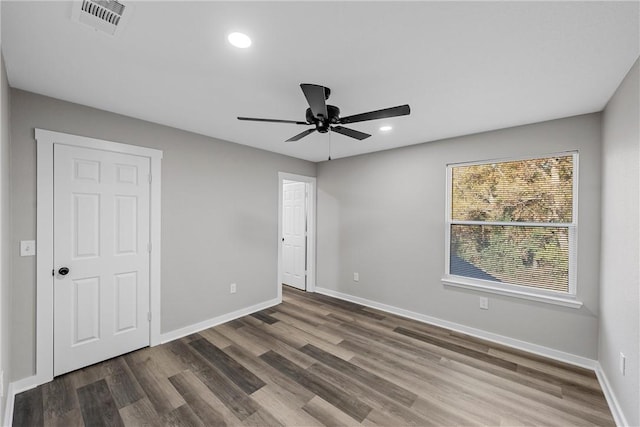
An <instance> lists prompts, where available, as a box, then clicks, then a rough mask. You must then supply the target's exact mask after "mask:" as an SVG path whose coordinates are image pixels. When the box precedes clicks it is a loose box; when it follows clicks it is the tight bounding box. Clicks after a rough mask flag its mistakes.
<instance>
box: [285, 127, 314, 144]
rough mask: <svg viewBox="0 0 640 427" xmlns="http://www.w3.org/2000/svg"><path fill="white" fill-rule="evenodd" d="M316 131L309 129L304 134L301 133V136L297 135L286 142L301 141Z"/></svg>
mask: <svg viewBox="0 0 640 427" xmlns="http://www.w3.org/2000/svg"><path fill="white" fill-rule="evenodd" d="M315 131H316V130H315V129H307V130H305V131H304V132H300V133H299V134H297V135H296V136H292V137H291V138H289V139H287V140H286V141H285V142H292V141H297V140H299V139H302V138H304V137H305V136H307V135H309V134H310V133H313V132H315Z"/></svg>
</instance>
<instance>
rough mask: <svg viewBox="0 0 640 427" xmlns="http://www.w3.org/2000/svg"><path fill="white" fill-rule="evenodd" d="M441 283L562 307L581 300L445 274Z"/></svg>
mask: <svg viewBox="0 0 640 427" xmlns="http://www.w3.org/2000/svg"><path fill="white" fill-rule="evenodd" d="M442 284H443V285H445V286H451V287H454V288H463V289H471V290H474V291H480V292H488V293H491V294H498V295H505V296H509V297H514V298H521V299H526V300H530V301H537V302H543V303H547V304H555V305H561V306H563V307H570V308H580V307H582V301H578V300H576V299H575V298H572V297H557V296H554V295H545V294H539V293H534V292H527V291H520V290H515V289H505V288H501V287H498V286H493V285H490V284H484V283H483V284H480V283H476V282H472V281H467V280H464V279H462V278H458V277H451V276H445V277H443V278H442Z"/></svg>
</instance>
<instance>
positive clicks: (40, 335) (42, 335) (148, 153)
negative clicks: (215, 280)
mask: <svg viewBox="0 0 640 427" xmlns="http://www.w3.org/2000/svg"><path fill="white" fill-rule="evenodd" d="M35 136H36V141H37V162H38V163H37V212H36V216H37V219H36V238H37V248H38V249H37V251H38V252H37V256H36V375H35V381H36V383H37V385H40V384H44V383H47V382H49V381H51V380H52V379H53V308H54V307H53V306H54V302H53V280H54V277H53V275H52V274H51V272H52V271H53V269H54V268H55V266H54V265H53V202H54V200H53V197H54V193H53V148H54V144H64V145H70V146H76V147H83V148H92V149H96V150H103V151H111V152H116V153H123V154H132V155H136V156H142V157H148V158H149V161H150V163H151V169H150V170H151V176H152V177H153V179H152V180H151V184H150V185H151V192H150V196H151V200H150V204H151V205H150V219H149V223H150V240H151V249H152V250H151V254H150V257H149V293H150V295H149V309H150V312H151V323H150V325H149V326H150V328H149V329H150V331H149V335H150V336H149V343H150V345H151V346H154V345H157V344H160V209H161V204H160V194H161V193H160V182H161V179H160V178H161V169H160V167H161V161H162V151H161V150H156V149H153V148H146V147H137V146H135V145H128V144H121V143H119V142H111V141H104V140H101V139H95V138H88V137H84V136H77V135H70V134H66V133H60V132H52V131H48V130H43V129H36V135H35Z"/></svg>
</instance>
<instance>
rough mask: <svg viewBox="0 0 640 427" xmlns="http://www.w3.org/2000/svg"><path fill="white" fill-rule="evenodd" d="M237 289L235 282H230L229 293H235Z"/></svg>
mask: <svg viewBox="0 0 640 427" xmlns="http://www.w3.org/2000/svg"><path fill="white" fill-rule="evenodd" d="M237 289H238V288H237V286H236V284H235V283H232V284H231V286H229V293H230V294H235V293H236V290H237Z"/></svg>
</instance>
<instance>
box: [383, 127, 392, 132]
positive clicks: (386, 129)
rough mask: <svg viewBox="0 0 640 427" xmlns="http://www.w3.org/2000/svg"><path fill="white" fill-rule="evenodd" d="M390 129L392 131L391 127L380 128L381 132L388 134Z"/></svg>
mask: <svg viewBox="0 0 640 427" xmlns="http://www.w3.org/2000/svg"><path fill="white" fill-rule="evenodd" d="M391 129H393V128H392V127H391V126H380V130H381V131H382V132H389V131H390V130H391Z"/></svg>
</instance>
